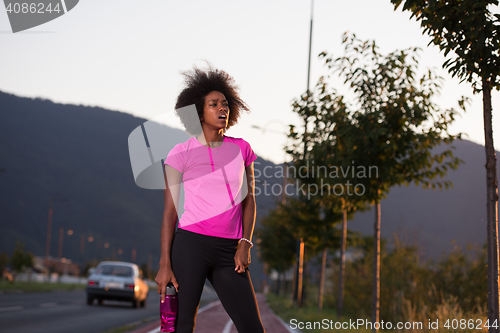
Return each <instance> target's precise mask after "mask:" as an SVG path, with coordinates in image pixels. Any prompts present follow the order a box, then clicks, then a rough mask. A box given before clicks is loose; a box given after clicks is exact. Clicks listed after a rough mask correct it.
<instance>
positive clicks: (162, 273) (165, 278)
mask: <svg viewBox="0 0 500 333" xmlns="http://www.w3.org/2000/svg"><path fill="white" fill-rule="evenodd" d="M155 282H156V283H157V284H158V294H160V295H161V302H162V303H163V302H164V301H165V293H166V288H167V284H168V283H169V282H172V284H173V285H174V287H175V290H176V291H177V292H179V284H178V283H177V280H176V279H175V275H174V272H173V271H172V267H171V266H170V265H160V270H159V271H158V274H157V275H156V278H155Z"/></svg>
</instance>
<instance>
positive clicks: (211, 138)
mask: <svg viewBox="0 0 500 333" xmlns="http://www.w3.org/2000/svg"><path fill="white" fill-rule="evenodd" d="M197 139H198V141H199V142H200V143H201V144H203V145H205V146H209V147H211V148H214V147H215V148H216V147H219V146H221V145H222V142H223V141H224V131H223V130H220V131H218V132H216V131H203V132H201V133H200V134H199V135H198V136H197Z"/></svg>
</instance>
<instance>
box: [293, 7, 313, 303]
mask: <svg viewBox="0 0 500 333" xmlns="http://www.w3.org/2000/svg"><path fill="white" fill-rule="evenodd" d="M313 13H314V0H311V23H310V25H309V60H308V62H307V95H309V80H310V77H311V46H312V30H313ZM307 101H309V96H308V98H307ZM307 106H308V105H306V108H307ZM308 113H309V111H306V116H305V117H304V160H305V159H306V153H307V125H308V120H309V114H308ZM298 249H299V251H298V253H297V261H298V265H297V271H296V274H297V279H295V281H296V282H297V285H296V286H295V290H296V292H297V294H296V295H295V296H296V297H295V299H296V300H297V304H298V305H299V306H301V305H302V276H303V271H304V241H303V240H302V238H301V239H300V240H299V241H298Z"/></svg>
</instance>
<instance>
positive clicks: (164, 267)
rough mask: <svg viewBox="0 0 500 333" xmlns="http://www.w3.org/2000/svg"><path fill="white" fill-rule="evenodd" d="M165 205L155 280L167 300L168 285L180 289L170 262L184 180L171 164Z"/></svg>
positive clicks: (168, 168)
mask: <svg viewBox="0 0 500 333" xmlns="http://www.w3.org/2000/svg"><path fill="white" fill-rule="evenodd" d="M164 176H165V190H164V198H165V205H164V208H163V220H162V224H161V235H160V239H161V256H160V269H159V271H158V274H157V275H156V278H155V281H156V283H157V284H158V294H161V301H162V302H163V301H164V300H165V292H166V287H167V284H168V283H169V282H172V284H173V285H174V287H175V289H176V290H178V287H179V284H178V283H177V280H176V279H175V276H174V272H173V271H172V265H171V262H170V253H171V250H172V241H173V239H174V233H175V225H176V223H177V206H178V203H179V192H180V186H181V181H182V174H181V173H180V172H179V171H177V170H175V169H174V168H172V167H171V166H169V165H166V166H165V169H164Z"/></svg>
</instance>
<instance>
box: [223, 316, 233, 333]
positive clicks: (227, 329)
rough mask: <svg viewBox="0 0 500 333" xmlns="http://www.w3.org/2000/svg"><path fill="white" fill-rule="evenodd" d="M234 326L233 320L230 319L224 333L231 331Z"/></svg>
mask: <svg viewBox="0 0 500 333" xmlns="http://www.w3.org/2000/svg"><path fill="white" fill-rule="evenodd" d="M232 327H233V321H232V320H231V319H229V321H228V322H227V323H226V326H224V330H223V331H222V333H229V332H231V328H232Z"/></svg>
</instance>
